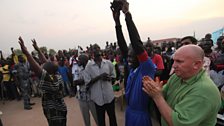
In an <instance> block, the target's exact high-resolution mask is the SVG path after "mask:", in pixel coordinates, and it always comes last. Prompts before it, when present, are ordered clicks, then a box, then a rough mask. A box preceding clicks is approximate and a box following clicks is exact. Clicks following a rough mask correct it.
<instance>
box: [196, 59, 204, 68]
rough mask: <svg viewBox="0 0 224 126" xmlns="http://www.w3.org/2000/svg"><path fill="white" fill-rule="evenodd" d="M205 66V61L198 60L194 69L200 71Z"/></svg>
mask: <svg viewBox="0 0 224 126" xmlns="http://www.w3.org/2000/svg"><path fill="white" fill-rule="evenodd" d="M203 64H204V61H202V60H197V61H195V62H194V63H193V68H194V69H195V70H196V69H200V68H201V67H202V66H203Z"/></svg>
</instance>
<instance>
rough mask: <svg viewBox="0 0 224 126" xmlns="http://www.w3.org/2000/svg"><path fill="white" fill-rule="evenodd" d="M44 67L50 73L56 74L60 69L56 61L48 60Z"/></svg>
mask: <svg viewBox="0 0 224 126" xmlns="http://www.w3.org/2000/svg"><path fill="white" fill-rule="evenodd" d="M43 69H45V70H46V71H47V73H49V74H56V72H57V71H58V65H57V64H55V63H54V62H46V63H44V65H43Z"/></svg>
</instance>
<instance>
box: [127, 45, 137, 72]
mask: <svg viewBox="0 0 224 126" xmlns="http://www.w3.org/2000/svg"><path fill="white" fill-rule="evenodd" d="M128 64H129V65H130V66H131V68H134V69H135V68H137V67H138V66H139V61H138V58H137V55H136V54H135V52H134V50H133V48H132V46H131V45H130V47H129V51H128Z"/></svg>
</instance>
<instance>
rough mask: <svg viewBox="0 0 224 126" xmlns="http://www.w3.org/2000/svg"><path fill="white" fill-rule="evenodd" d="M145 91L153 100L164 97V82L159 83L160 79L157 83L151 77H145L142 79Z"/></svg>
mask: <svg viewBox="0 0 224 126" xmlns="http://www.w3.org/2000/svg"><path fill="white" fill-rule="evenodd" d="M142 83H143V91H144V92H146V93H147V94H148V95H149V96H151V97H152V98H156V97H157V96H159V95H162V85H163V82H162V81H161V82H159V80H158V79H156V80H155V81H154V80H153V79H152V78H150V77H149V76H144V77H143V78H142Z"/></svg>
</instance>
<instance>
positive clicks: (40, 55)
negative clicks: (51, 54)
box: [31, 39, 47, 63]
mask: <svg viewBox="0 0 224 126" xmlns="http://www.w3.org/2000/svg"><path fill="white" fill-rule="evenodd" d="M31 41H32V42H33V47H34V49H35V50H36V51H37V52H38V56H39V58H40V60H41V61H42V62H43V63H46V62H47V58H46V57H45V56H44V54H43V53H42V52H41V50H40V48H39V47H38V46H37V42H36V40H35V39H31Z"/></svg>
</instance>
